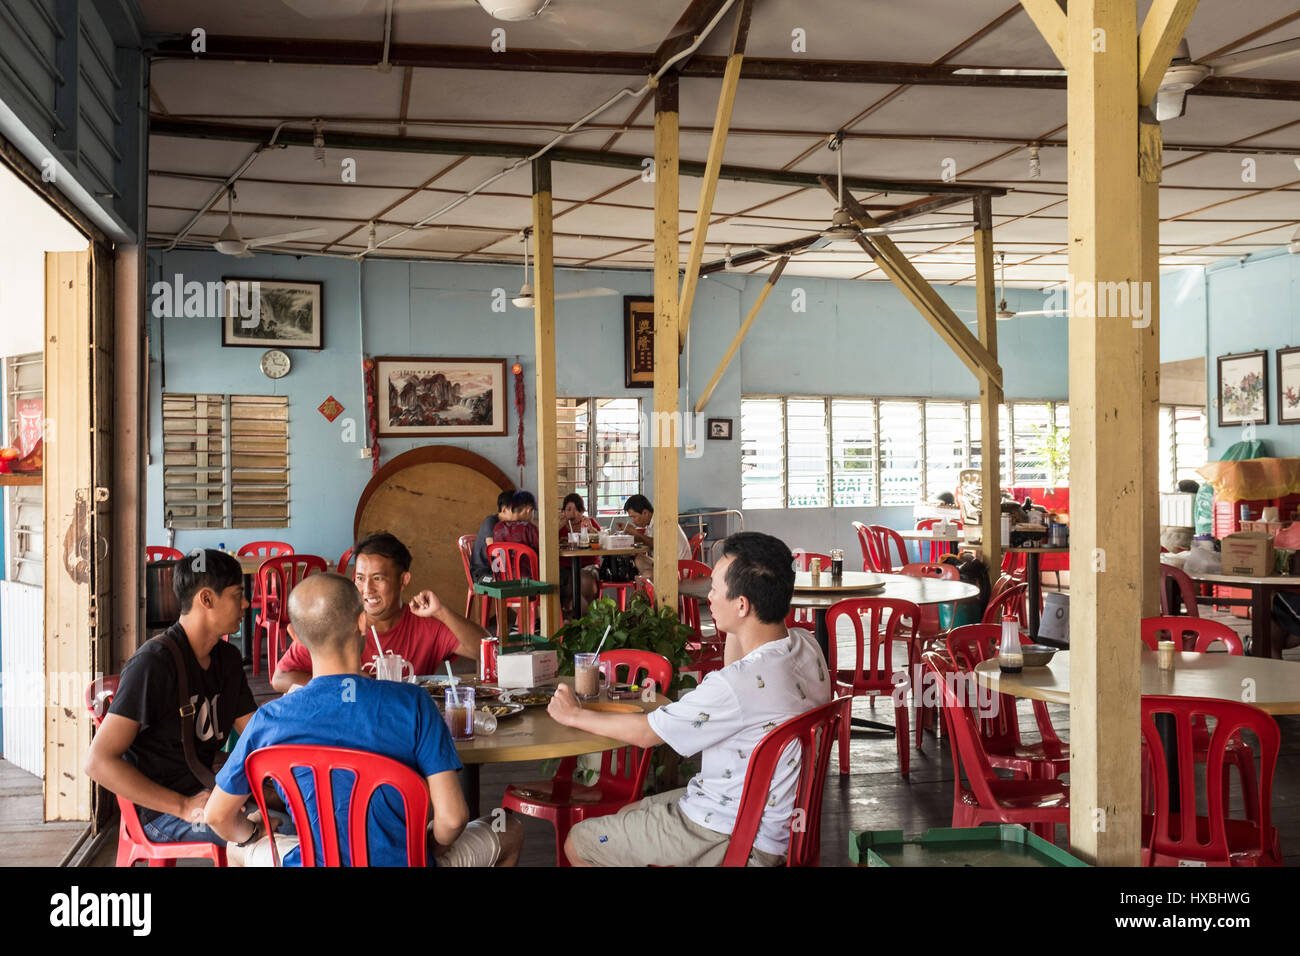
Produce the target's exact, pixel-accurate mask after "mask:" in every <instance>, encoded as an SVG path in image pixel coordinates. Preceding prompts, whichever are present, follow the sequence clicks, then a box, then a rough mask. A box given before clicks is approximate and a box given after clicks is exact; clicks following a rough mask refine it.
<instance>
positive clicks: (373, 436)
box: [361, 359, 379, 474]
mask: <svg viewBox="0 0 1300 956" xmlns="http://www.w3.org/2000/svg"><path fill="white" fill-rule="evenodd" d="M361 370H362V372H363V373H364V376H365V380H366V425H367V427H368V429H369V431H370V473H371V474H374V473H375V472H377V471H379V409H378V408H377V407H376V406H375V376H376V370H375V362H374V360H373V359H364V360H362V362H361Z"/></svg>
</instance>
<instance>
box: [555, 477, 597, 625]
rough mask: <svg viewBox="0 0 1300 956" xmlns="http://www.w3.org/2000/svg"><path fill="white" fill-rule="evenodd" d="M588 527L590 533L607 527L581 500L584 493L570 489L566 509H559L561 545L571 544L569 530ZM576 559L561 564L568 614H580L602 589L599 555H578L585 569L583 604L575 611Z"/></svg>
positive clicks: (563, 598)
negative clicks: (574, 573) (574, 576)
mask: <svg viewBox="0 0 1300 956" xmlns="http://www.w3.org/2000/svg"><path fill="white" fill-rule="evenodd" d="M584 529H585V530H586V531H587V534H588V535H589V536H593V537H594V536H598V535H599V534H600V533H601V531H603V530H604V529H602V528H601V526H600V524H599V523H598V522H597V521H596V519H594V518H592V517H591V516H590V515H588V514H587V506H586V504H585V503H584V502H583V500H582V495H580V494H578V493H577V492H570V493H569V494H567V495H565V496H564V510H563V511H562V512H560V531H559V534H560V548H561V549H562V550H563V549H564V548H568V547H571V545H570V544H569V535H570V534H579V533H581V532H582V531H583V530H584ZM574 563H575V562H574V560H573V559H569V560H566V561H563V562H561V565H560V591H559V593H560V600H561V602H562V608H561V609H562V611H563V613H564V616H565V617H570V616H574V617H581V616H582V615H583V613H585V611H586V609H587V605H588V604H590V603H591V602H592V601H594V600H595V599H596V597H597V596H598V595H599V593H600V559H599V558H579V559H577V561H576V563H577V564H578V565H579V566H580V567H581V569H582V607H580V608H578V610H577V612H576V613H575V612H574V610H573V565H574Z"/></svg>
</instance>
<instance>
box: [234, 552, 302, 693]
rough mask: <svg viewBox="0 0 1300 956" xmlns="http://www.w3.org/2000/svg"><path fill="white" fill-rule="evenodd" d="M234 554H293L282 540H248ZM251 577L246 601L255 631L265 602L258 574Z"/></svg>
mask: <svg viewBox="0 0 1300 956" xmlns="http://www.w3.org/2000/svg"><path fill="white" fill-rule="evenodd" d="M235 554H236V555H237V556H238V557H241V558H262V559H264V560H265V559H266V558H274V557H278V556H280V555H282V554H293V545H291V544H288V543H286V542H284V541H250V542H248V544H246V545H244V546H243V547H242V548H240V549H239V550H238V551H236V552H235ZM252 577H253V596H252V597H251V598H249V600H248V603H249V604H251V605H252V611H253V615H254V625H253V630H254V632H255V633H256V631H257V625H256V615H258V614H260V613H261V611H262V605H263V604H264V603H265V598H264V595H263V593H262V590H261V582H260V580H259V579H258V576H257V575H256V574H254V575H253V576H252ZM255 639H256V637H255V636H254V640H255ZM245 649H247V648H245ZM253 660H254V661H255V662H256V660H257V658H254V659H253ZM254 666H256V664H254ZM253 673H254V674H256V673H257V671H256V670H254V671H253Z"/></svg>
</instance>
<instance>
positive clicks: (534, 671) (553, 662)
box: [497, 651, 559, 688]
mask: <svg viewBox="0 0 1300 956" xmlns="http://www.w3.org/2000/svg"><path fill="white" fill-rule="evenodd" d="M558 670H559V659H558V658H557V656H556V653H555V651H523V652H520V653H517V654H499V655H498V656H497V686H498V687H506V688H516V687H536V686H537V685H538V684H545V683H546V682H547V681H552V680H555V675H556V673H557V671H558Z"/></svg>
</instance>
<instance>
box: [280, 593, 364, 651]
mask: <svg viewBox="0 0 1300 956" xmlns="http://www.w3.org/2000/svg"><path fill="white" fill-rule="evenodd" d="M363 613H364V609H363V608H362V606H361V595H360V593H359V592H358V591H357V587H356V585H355V584H353V583H352V582H351V581H349V580H348V579H347V578H345V577H343V576H342V575H341V574H333V573H326V574H312V575H309V576H308V577H305V578H303V579H302V581H300V582H299V583H298V586H297V587H296V588H294V589H293V590H292V591H291V592H290V593H289V623H290V624H291V625H292V627H293V633H294V637H296V638H298V640H300V641H302V642H303V643H304V644H306V645H307V650H309V651H311V652H312V654H317V653H321V652H323V653H326V654H338V653H341V652H342V651H343V650H344V649H345V648H347V647H350V646H354V645H356V643H357V637H358V635H359V634H360V633H361V632H360V629H359V628H358V625H357V620H358V618H360V617H361V615H362V614H363Z"/></svg>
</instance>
